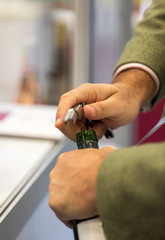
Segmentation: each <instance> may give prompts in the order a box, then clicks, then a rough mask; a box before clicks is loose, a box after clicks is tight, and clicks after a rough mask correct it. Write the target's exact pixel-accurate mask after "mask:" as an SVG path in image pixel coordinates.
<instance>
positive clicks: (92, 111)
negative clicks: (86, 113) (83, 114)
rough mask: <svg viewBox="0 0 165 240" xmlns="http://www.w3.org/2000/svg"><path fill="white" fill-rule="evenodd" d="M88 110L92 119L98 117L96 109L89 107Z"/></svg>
mask: <svg viewBox="0 0 165 240" xmlns="http://www.w3.org/2000/svg"><path fill="white" fill-rule="evenodd" d="M88 109H89V110H90V114H91V117H96V109H95V108H94V107H93V106H90V105H89V106H88Z"/></svg>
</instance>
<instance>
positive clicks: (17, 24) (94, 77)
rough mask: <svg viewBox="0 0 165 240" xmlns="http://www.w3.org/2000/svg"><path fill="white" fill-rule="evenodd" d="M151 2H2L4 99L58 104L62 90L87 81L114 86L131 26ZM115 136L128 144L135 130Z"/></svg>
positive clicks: (0, 81)
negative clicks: (115, 74) (117, 63)
mask: <svg viewBox="0 0 165 240" xmlns="http://www.w3.org/2000/svg"><path fill="white" fill-rule="evenodd" d="M150 4H151V0H127V1H124V2H123V1H121V0H90V1H88V0H84V1H80V0H65V1H64V0H54V1H53V0H48V1H39V0H38V1H32V0H27V1H26V0H5V1H4V0H1V1H0V36H1V37H0V101H1V102H4V101H5V102H6V101H7V102H16V103H23V104H44V105H46V104H48V105H58V102H59V98H60V96H61V95H62V94H63V93H64V92H66V91H68V90H70V89H72V88H75V87H77V86H79V85H80V84H82V83H84V82H93V83H111V81H112V74H113V69H114V66H115V64H116V62H117V60H118V58H119V56H120V54H121V52H122V50H123V48H124V46H125V43H126V42H127V41H128V40H129V39H130V37H131V35H132V28H133V26H134V25H135V24H136V23H137V22H138V21H139V20H140V19H141V18H142V16H143V12H144V10H145V9H146V8H147V7H148V6H149V5H150ZM131 125H132V124H131ZM115 136H116V138H115V142H116V144H117V145H118V146H127V145H130V144H131V143H132V137H133V138H134V136H133V133H132V127H131V126H126V127H123V128H122V130H121V129H120V130H116V133H115ZM123 136H124V137H123Z"/></svg>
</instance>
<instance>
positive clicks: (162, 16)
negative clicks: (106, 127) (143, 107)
mask: <svg viewBox="0 0 165 240" xmlns="http://www.w3.org/2000/svg"><path fill="white" fill-rule="evenodd" d="M130 62H138V63H142V64H145V65H146V66H148V67H150V68H151V69H152V70H153V71H154V72H155V73H156V74H157V76H158V77H159V79H160V90H159V93H158V96H157V97H156V98H155V102H157V101H158V100H159V99H160V98H162V96H164V95H165V0H153V3H152V5H151V7H150V8H149V9H148V10H147V11H146V12H145V16H144V19H143V21H142V22H141V23H140V24H138V25H137V26H136V29H135V32H134V35H133V38H132V40H131V41H130V42H129V43H128V44H127V46H126V48H125V50H124V52H123V54H122V56H121V58H120V60H119V62H118V64H117V66H116V68H115V71H116V69H117V68H118V67H119V66H121V65H123V64H125V63H130ZM97 202H98V210H99V215H100V217H101V221H102V223H103V228H104V231H105V234H106V235H107V239H108V240H163V239H165V142H163V143H155V144H147V145H143V146H137V147H131V148H123V149H119V150H115V151H113V152H112V153H110V154H109V155H108V156H107V158H106V159H105V160H104V161H103V163H102V165H101V168H100V171H99V175H98V188H97Z"/></svg>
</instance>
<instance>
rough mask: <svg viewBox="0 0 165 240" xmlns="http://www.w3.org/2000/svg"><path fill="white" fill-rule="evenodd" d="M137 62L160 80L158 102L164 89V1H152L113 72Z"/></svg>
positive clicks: (156, 100)
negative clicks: (149, 69)
mask: <svg viewBox="0 0 165 240" xmlns="http://www.w3.org/2000/svg"><path fill="white" fill-rule="evenodd" d="M130 62H138V63H142V64H144V65H146V66H148V67H150V68H151V69H152V70H153V71H154V72H155V73H156V75H157V76H158V78H159V80H160V92H159V94H158V96H157V98H155V99H154V101H153V104H155V103H156V102H158V101H159V100H160V99H161V98H162V96H163V94H164V89H165V0H153V2H152V5H151V7H150V8H148V10H147V11H146V12H145V14H144V18H143V20H142V21H141V22H140V23H139V24H137V26H136V27H135V29H134V33H133V37H132V39H131V40H130V41H129V42H128V44H127V45H126V47H125V49H124V51H123V53H122V55H121V58H120V59H119V61H118V63H117V65H116V67H115V71H116V70H117V68H118V67H120V66H121V65H123V64H125V63H130Z"/></svg>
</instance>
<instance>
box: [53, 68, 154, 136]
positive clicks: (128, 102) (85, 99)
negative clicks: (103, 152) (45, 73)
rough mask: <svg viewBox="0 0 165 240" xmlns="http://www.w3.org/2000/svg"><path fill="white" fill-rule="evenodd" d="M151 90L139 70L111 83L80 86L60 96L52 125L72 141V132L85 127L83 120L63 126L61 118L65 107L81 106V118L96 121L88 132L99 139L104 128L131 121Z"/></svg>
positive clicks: (151, 86) (122, 74)
mask: <svg viewBox="0 0 165 240" xmlns="http://www.w3.org/2000/svg"><path fill="white" fill-rule="evenodd" d="M140 81H141V82H142V83H143V84H142V85H141V83H140ZM154 87H155V86H154V83H153V80H152V78H151V77H150V76H149V75H148V74H147V73H145V72H143V71H141V70H139V69H132V70H127V71H124V72H123V73H121V74H119V76H118V77H117V79H116V80H115V82H114V83H113V84H90V83H85V84H82V85H81V86H80V87H78V88H76V89H73V90H71V91H69V92H67V93H65V94H63V95H62V96H61V99H60V102H59V106H58V109H57V114H56V124H55V126H56V127H57V128H59V129H60V130H61V131H62V132H63V133H64V134H65V135H66V136H67V137H68V138H70V139H71V140H73V141H75V136H76V133H77V132H79V131H81V130H83V129H84V127H85V122H84V120H83V119H82V120H80V121H77V123H76V124H73V123H67V124H66V125H65V124H64V122H63V119H64V116H65V114H66V113H67V110H68V109H69V108H72V107H73V106H75V105H77V104H79V103H84V104H85V105H84V107H83V111H84V115H85V117H86V118H87V119H89V120H98V121H96V123H94V125H93V126H92V129H93V130H95V131H96V133H97V136H98V138H101V137H102V136H103V135H104V133H105V131H106V129H107V128H109V127H110V128H111V129H115V128H118V127H120V126H123V125H126V124H128V123H129V122H131V121H132V120H134V119H135V118H136V116H137V115H138V113H139V110H140V107H141V106H142V105H143V104H144V103H145V102H146V101H147V100H148V98H149V97H150V95H151V94H152V93H153V91H154Z"/></svg>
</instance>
